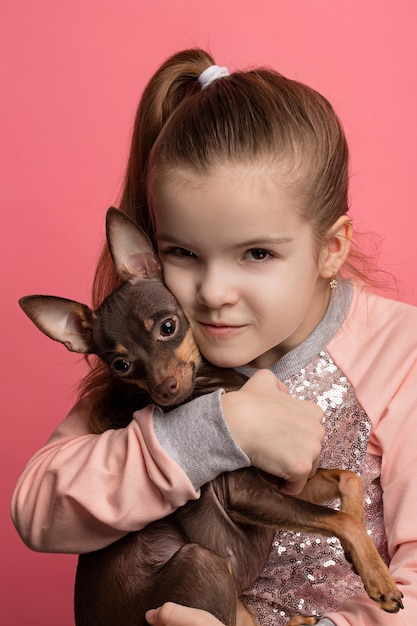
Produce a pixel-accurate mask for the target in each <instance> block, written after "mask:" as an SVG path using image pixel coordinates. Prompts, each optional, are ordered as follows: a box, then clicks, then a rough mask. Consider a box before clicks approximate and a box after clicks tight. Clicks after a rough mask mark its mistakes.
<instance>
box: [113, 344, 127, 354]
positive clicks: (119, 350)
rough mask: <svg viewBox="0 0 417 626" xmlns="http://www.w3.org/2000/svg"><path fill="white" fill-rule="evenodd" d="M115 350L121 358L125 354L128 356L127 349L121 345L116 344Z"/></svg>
mask: <svg viewBox="0 0 417 626" xmlns="http://www.w3.org/2000/svg"><path fill="white" fill-rule="evenodd" d="M115 350H116V352H117V354H122V355H123V356H124V355H125V354H128V353H129V351H128V349H127V348H126V347H125V346H124V345H123V344H121V343H118V344H117V346H116V348H115Z"/></svg>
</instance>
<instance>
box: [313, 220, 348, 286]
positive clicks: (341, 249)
mask: <svg viewBox="0 0 417 626" xmlns="http://www.w3.org/2000/svg"><path fill="white" fill-rule="evenodd" d="M352 234H353V228H352V222H351V220H350V218H349V217H348V216H347V215H342V216H341V217H339V219H338V220H336V222H335V223H334V224H333V226H332V227H331V228H330V229H329V232H328V235H327V239H326V243H325V244H324V245H323V247H322V250H321V254H320V265H319V270H320V276H321V277H322V278H327V279H331V278H333V277H334V276H335V275H336V274H337V273H338V272H339V270H340V269H341V268H342V266H343V264H344V262H345V261H346V259H347V257H348V254H349V250H350V246H351V243H352Z"/></svg>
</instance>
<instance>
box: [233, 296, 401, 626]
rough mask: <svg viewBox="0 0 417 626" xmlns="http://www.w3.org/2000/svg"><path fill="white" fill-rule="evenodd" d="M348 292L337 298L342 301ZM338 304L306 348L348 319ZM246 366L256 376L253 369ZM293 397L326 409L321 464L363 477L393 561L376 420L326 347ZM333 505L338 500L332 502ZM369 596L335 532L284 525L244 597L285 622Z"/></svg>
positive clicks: (262, 619)
mask: <svg viewBox="0 0 417 626" xmlns="http://www.w3.org/2000/svg"><path fill="white" fill-rule="evenodd" d="M342 297H343V299H344V307H343V308H344V309H347V308H348V306H349V302H350V297H351V296H350V287H349V285H345V287H344V294H343V296H342ZM340 299H341V295H340V294H339V297H338V300H339V304H340ZM335 310H336V303H335V302H333V305H332V307H331V308H330V309H329V311H328V313H327V315H326V318H325V319H324V320H323V322H322V324H321V325H320V327H319V328H318V329H317V330H316V332H315V337H311V338H310V341H309V345H308V346H307V350H306V353H307V354H309V353H310V354H311V353H312V351H313V350H314V345H320V343H323V342H325V341H326V339H327V336H328V335H330V334H331V333H332V332H333V331H334V329H335V328H336V327H337V325H338V324H340V322H341V318H340V317H338V316H337V315H339V316H340V315H342V314H341V313H340V311H339V313H338V314H337V315H336V318H334V313H335ZM296 350H297V351H298V353H299V354H298V355H294V354H293V355H286V357H287V358H285V357H284V359H285V361H286V363H285V362H284V363H279V364H277V365H276V366H275V367H274V368H272V369H273V370H274V371H276V370H277V369H279V370H280V371H278V372H277V371H276V373H277V374H278V375H280V378H281V379H283V373H284V372H285V371H290V370H291V369H294V368H295V364H296V362H297V360H298V359H299V358H300V354H301V350H300V347H299V348H298V349H296ZM242 371H246V373H250V371H249V369H248V368H244V369H243V370H242ZM284 380H285V383H286V385H287V386H288V388H289V390H290V393H291V395H293V396H294V397H297V398H300V399H304V400H311V401H314V402H316V403H317V404H319V406H320V407H321V408H322V410H323V412H324V417H325V419H324V424H325V429H326V433H325V438H324V442H323V449H322V454H321V459H320V463H319V465H320V467H323V468H341V469H348V470H352V471H354V472H356V473H357V474H359V475H360V476H361V478H362V480H363V483H364V490H365V503H364V504H365V519H366V525H367V529H368V532H369V534H370V535H371V537H372V538H373V541H374V542H375V544H376V546H377V548H378V550H379V552H380V554H381V555H382V557H383V559H384V560H385V562H386V563H388V562H389V557H388V553H387V543H386V536H385V530H384V519H383V514H382V510H383V509H382V490H381V486H380V480H379V476H380V466H381V459H380V457H379V456H376V455H374V454H370V453H369V452H367V448H368V440H369V434H370V431H371V423H370V420H369V418H368V416H367V414H366V413H365V411H364V410H363V409H362V407H361V405H360V404H359V402H358V399H357V397H356V393H355V389H354V388H353V386H352V384H351V383H350V381H349V380H348V378H347V377H346V376H345V374H344V373H343V372H342V371H341V370H340V369H339V368H338V367H337V366H336V365H335V363H334V362H333V360H332V358H331V357H330V355H329V354H328V352H327V351H326V350H325V349H324V350H320V351H319V352H318V353H317V354H316V355H315V356H314V357H313V358H312V359H311V360H310V362H309V363H308V364H307V365H305V366H304V367H301V368H300V369H299V370H298V371H297V372H295V373H293V374H292V375H291V376H290V377H288V378H286V379H284ZM329 505H330V506H333V507H334V508H337V507H338V502H332V503H329ZM358 593H363V586H362V582H361V580H360V578H359V577H358V576H357V575H356V574H354V573H353V572H352V570H351V567H350V564H349V563H348V562H347V561H346V559H345V558H344V552H343V549H342V547H341V545H340V542H339V540H338V539H336V538H335V537H333V538H326V537H323V536H320V535H315V534H305V533H302V532H293V531H283V530H277V531H276V533H275V538H274V542H273V545H272V549H271V553H270V556H269V560H268V562H267V564H266V566H265V568H264V570H263V572H262V574H261V576H260V578H259V579H258V580H257V581H256V583H255V584H253V585H252V587H250V589H248V590H247V591H246V592H245V593H244V596H243V599H244V601H245V604H246V605H247V606H248V607H249V608H250V610H251V611H252V612H253V613H254V614H255V615H256V617H257V620H258V621H259V623H260V624H261V625H262V626H281V625H284V624H286V623H287V621H288V619H289V618H290V617H291V616H292V615H294V614H298V613H300V614H303V615H317V616H320V615H322V614H323V613H324V612H325V611H329V610H337V608H338V606H339V605H340V603H341V599H343V598H346V597H348V596H352V595H355V594H358Z"/></svg>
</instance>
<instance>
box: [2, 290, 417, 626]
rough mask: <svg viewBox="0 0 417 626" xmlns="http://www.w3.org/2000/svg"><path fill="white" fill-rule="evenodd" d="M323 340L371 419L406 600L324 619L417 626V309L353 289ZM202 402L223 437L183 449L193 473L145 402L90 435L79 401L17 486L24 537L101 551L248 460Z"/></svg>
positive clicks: (346, 609)
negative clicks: (124, 423) (121, 422)
mask: <svg viewBox="0 0 417 626" xmlns="http://www.w3.org/2000/svg"><path fill="white" fill-rule="evenodd" d="M325 348H326V352H327V353H328V354H329V355H330V356H331V358H332V359H333V361H334V363H335V364H336V365H337V367H338V368H339V369H340V370H342V372H343V373H344V375H345V376H346V377H347V379H348V380H349V381H350V383H351V385H352V386H353V387H354V389H355V392H356V396H357V399H358V401H359V403H360V405H361V407H362V408H363V410H364V412H365V413H366V414H367V416H368V418H369V421H370V423H371V432H370V437H369V443H368V450H367V452H368V453H370V454H372V455H375V456H376V457H381V470H380V474H381V475H380V480H381V486H382V490H383V499H384V522H385V531H386V538H387V550H388V554H389V558H390V559H391V563H390V569H391V572H392V573H393V576H394V578H395V580H396V581H397V583H398V584H399V586H400V587H401V588H402V591H403V593H404V596H405V600H404V603H405V607H406V608H405V610H404V611H401V613H400V614H398V615H395V616H392V615H388V614H385V613H383V612H382V611H381V610H380V609H379V608H378V606H377V605H376V604H375V603H373V602H372V601H371V600H370V599H369V598H368V597H367V596H366V595H365V594H364V593H360V594H358V595H355V596H353V597H351V598H348V599H347V600H345V601H343V602H342V604H341V605H340V606H339V607H338V609H337V612H335V613H329V614H327V616H328V617H329V618H330V619H332V620H333V621H334V623H335V624H337V625H338V626H348V625H350V626H383V625H385V624H386V625H387V626H388V625H390V626H395V625H397V624H398V625H399V624H401V625H403V626H414V623H415V615H417V522H416V519H417V309H416V308H414V307H411V306H408V305H405V304H402V303H398V302H395V301H391V300H387V299H385V298H381V297H378V296H375V295H372V294H369V293H367V292H366V291H365V290H364V289H361V288H359V287H355V289H354V292H353V299H352V303H351V305H350V308H349V312H348V314H347V317H346V319H345V320H344V321H343V323H342V324H341V326H340V328H339V329H338V330H337V332H336V334H334V336H333V337H332V338H331V339H330V341H329V342H327V346H325ZM205 398H207V396H205ZM199 400H201V399H199ZM194 402H196V403H197V402H198V401H194ZM202 402H203V403H204V402H206V403H207V402H208V403H209V404H205V405H203V404H200V405H197V404H193V403H190V404H189V405H188V407H191V409H189V410H190V411H191V412H193V410H194V411H196V410H197V408H198V407H201V406H205V413H206V414H207V415H210V418H211V419H212V420H213V421H214V425H215V426H214V427H213V432H214V431H216V430H218V428H219V425H220V433H221V435H220V436H219V435H217V436H218V440H217V441H216V442H215V444H213V443H212V442H211V441H210V437H211V434H210V433H209V432H207V433H206V439H207V441H206V440H204V441H201V439H199V440H198V442H197V443H196V445H195V446H193V445H191V446H190V442H189V441H187V443H186V446H184V447H186V450H187V451H188V450H189V449H190V448H191V449H195V452H194V461H191V465H192V464H193V463H194V465H195V466H197V465H198V466H200V467H201V466H202V465H203V466H204V465H206V464H207V470H205V475H201V476H200V475H198V478H196V476H197V474H198V471H196V469H195V467H194V466H193V467H192V466H186V465H184V463H183V462H182V457H181V455H180V456H178V458H174V456H175V454H174V453H173V452H172V449H171V448H168V449H169V453H168V452H167V446H165V447H163V446H162V445H161V443H160V440H159V438H158V437H157V436H156V433H159V432H160V426H158V424H160V415H159V414H158V412H157V411H155V412H154V413H153V412H152V409H151V408H147V409H144V410H142V411H139V412H136V413H135V415H134V419H133V421H132V423H131V424H130V425H129V426H128V427H127V428H126V429H122V430H117V431H108V432H105V433H104V434H102V435H91V434H89V433H88V431H87V427H86V420H85V419H84V416H83V410H82V407H81V406H76V407H75V408H74V409H73V410H72V412H71V413H70V414H69V415H68V417H67V418H66V419H65V420H64V421H63V422H62V424H61V425H60V426H59V427H58V429H57V430H56V431H55V432H54V434H53V435H52V437H51V439H50V440H49V442H48V444H47V445H46V446H45V447H44V448H42V449H41V450H40V451H39V452H37V453H36V454H35V456H34V457H33V458H32V459H31V460H30V461H29V463H28V465H27V467H26V468H25V470H24V472H23V474H22V476H21V478H20V480H19V482H18V484H17V486H16V489H15V492H14V495H13V501H12V516H13V520H14V523H15V525H16V528H17V530H18V532H19V533H20V535H21V537H22V539H23V540H24V541H25V543H26V544H27V545H28V546H29V547H31V548H32V549H35V550H42V551H56V552H60V551H65V552H75V553H77V552H88V551H91V550H94V549H98V548H100V547H103V546H105V545H107V544H109V543H111V542H112V541H115V540H117V539H118V538H119V537H121V536H122V535H124V534H126V533H127V532H129V531H131V530H137V529H140V528H142V527H143V526H144V525H146V524H147V523H149V522H150V521H152V520H154V519H157V518H160V517H162V516H165V515H166V514H168V513H170V512H171V511H172V510H173V509H175V508H176V507H178V506H180V505H182V504H184V503H185V502H186V501H187V500H188V499H193V498H198V496H199V489H198V488H199V486H201V485H202V484H203V483H204V482H206V480H210V479H211V478H212V477H213V476H214V475H216V473H218V472H219V471H224V470H227V469H234V468H237V467H241V466H243V465H247V464H248V459H247V457H246V456H245V455H244V454H243V453H242V452H241V451H240V450H239V449H238V448H237V447H236V445H235V444H234V442H233V440H232V438H231V436H230V433H228V431H227V427H225V425H224V422H223V420H222V418H221V409H220V402H219V394H218V393H216V394H212V395H211V396H210V400H202ZM193 414H194V415H195V412H194V413H193ZM213 416H214V419H213ZM210 432H211V431H210ZM193 436H194V434H193V435H192V437H193ZM195 436H196V437H197V435H195ZM214 436H215V435H214ZM203 439H204V433H203ZM197 444H198V445H197ZM199 455H201V456H199ZM213 455H214V456H215V457H216V458H215V460H214V461H212V462H210V458H211V457H212V456H213ZM219 468H221V469H219ZM98 494H100V495H101V497H97V495H98Z"/></svg>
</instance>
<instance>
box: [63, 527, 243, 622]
mask: <svg viewBox="0 0 417 626" xmlns="http://www.w3.org/2000/svg"><path fill="white" fill-rule="evenodd" d="M145 536H147V537H148V536H149V532H147V529H144V531H142V532H139V533H132V534H131V535H128V536H127V537H126V538H124V540H120V541H119V542H118V543H116V544H113V545H112V546H109V548H105V549H104V550H102V551H99V552H97V553H92V554H89V555H85V556H84V557H82V558H81V559H80V562H79V567H78V572H77V584H76V603H75V609H76V611H75V613H76V624H77V626H97V624H100V626H146V624H147V622H146V620H145V612H146V611H147V610H148V609H152V608H156V607H158V606H160V605H162V604H163V603H164V602H168V601H170V602H177V603H178V604H183V605H184V606H190V607H193V608H197V609H203V610H205V611H208V612H209V613H212V614H213V615H214V616H215V617H217V618H218V619H219V620H220V621H221V622H222V623H223V624H224V625H225V626H236V607H237V590H236V585H235V582H234V579H233V576H232V573H231V567H230V565H229V563H228V562H227V560H226V559H224V558H223V557H221V556H219V555H217V554H215V553H214V552H212V551H211V550H208V549H207V548H204V547H203V546H201V545H198V544H192V543H190V544H183V545H182V547H180V548H179V549H178V550H177V552H175V553H174V555H173V556H172V557H171V558H169V559H168V560H167V561H165V562H160V563H159V564H158V561H160V558H159V557H160V555H161V554H162V553H163V543H164V536H163V535H162V536H161V538H160V539H159V540H158V539H157V537H156V535H155V537H154V538H153V541H152V543H151V546H149V545H146V543H145V541H144V537H145ZM161 546H162V550H161ZM145 551H148V553H149V554H148V558H146V556H145V555H144V554H143V553H144V552H145ZM153 552H155V554H153ZM140 561H142V562H141V563H140ZM145 561H146V562H145ZM152 561H153V562H152ZM242 624H243V622H242ZM244 624H245V626H249V621H248V620H246V621H245V622H244Z"/></svg>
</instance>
